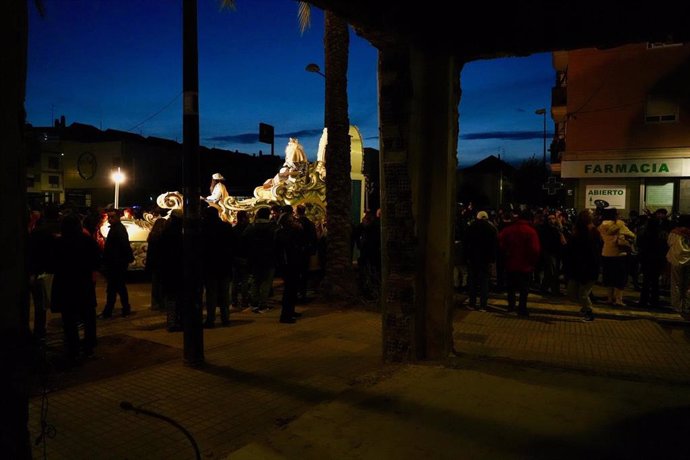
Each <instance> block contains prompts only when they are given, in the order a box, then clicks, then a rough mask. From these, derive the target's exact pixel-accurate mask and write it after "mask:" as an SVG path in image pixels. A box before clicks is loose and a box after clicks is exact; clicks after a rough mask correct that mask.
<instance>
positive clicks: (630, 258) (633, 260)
mask: <svg viewBox="0 0 690 460" xmlns="http://www.w3.org/2000/svg"><path fill="white" fill-rule="evenodd" d="M646 223H647V216H646V215H645V214H643V215H640V213H639V212H637V211H636V210H635V209H631V210H630V212H629V213H628V220H627V221H626V225H627V226H628V229H630V231H631V232H633V233H634V234H635V235H638V234H639V232H640V229H641V228H642V227H643V226H644V225H645V224H646ZM625 259H626V269H627V272H628V278H630V280H631V281H632V285H633V289H635V290H636V291H639V290H640V289H641V286H640V270H641V266H640V257H639V253H638V246H637V241H636V239H635V241H633V242H632V245H631V248H630V250H629V251H627V253H626V256H625Z"/></svg>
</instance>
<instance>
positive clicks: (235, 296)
mask: <svg viewBox="0 0 690 460" xmlns="http://www.w3.org/2000/svg"><path fill="white" fill-rule="evenodd" d="M247 227H249V214H248V213H247V211H238V212H237V222H236V223H235V225H234V226H233V227H232V233H233V234H232V245H233V248H232V289H231V297H232V309H233V310H246V309H247V308H250V302H249V288H250V282H251V276H250V273H249V254H248V252H247V245H246V244H245V241H244V232H245V230H247Z"/></svg>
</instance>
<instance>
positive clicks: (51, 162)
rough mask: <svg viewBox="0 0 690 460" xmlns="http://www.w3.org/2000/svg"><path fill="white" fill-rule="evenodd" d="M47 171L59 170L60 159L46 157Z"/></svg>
mask: <svg viewBox="0 0 690 460" xmlns="http://www.w3.org/2000/svg"><path fill="white" fill-rule="evenodd" d="M48 169H60V157H48Z"/></svg>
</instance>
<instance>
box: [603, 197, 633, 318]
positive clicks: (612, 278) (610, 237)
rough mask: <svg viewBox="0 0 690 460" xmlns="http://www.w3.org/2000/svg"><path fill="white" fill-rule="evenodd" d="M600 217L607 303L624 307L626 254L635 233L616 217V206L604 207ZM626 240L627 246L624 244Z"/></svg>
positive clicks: (626, 280)
mask: <svg viewBox="0 0 690 460" xmlns="http://www.w3.org/2000/svg"><path fill="white" fill-rule="evenodd" d="M602 219H603V220H602V222H601V225H599V233H600V234H601V238H602V240H603V241H604V245H603V248H602V250H601V255H602V259H601V269H602V281H603V284H604V286H606V287H608V303H609V304H611V305H614V306H619V307H624V306H625V304H624V303H623V290H624V289H625V285H626V284H627V282H628V270H627V263H626V262H627V260H626V256H627V254H628V252H629V251H630V250H631V248H632V241H633V240H634V239H635V234H634V233H633V232H632V231H631V230H630V229H629V228H628V227H627V226H626V225H625V222H623V221H622V220H621V219H619V218H618V211H617V210H616V208H606V209H604V210H603V211H602ZM626 240H627V241H628V242H629V246H628V247H625V245H624V242H625V241H626Z"/></svg>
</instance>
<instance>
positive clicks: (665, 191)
mask: <svg viewBox="0 0 690 460" xmlns="http://www.w3.org/2000/svg"><path fill="white" fill-rule="evenodd" d="M645 207H646V208H647V209H649V210H650V211H656V210H657V209H659V208H665V209H667V210H669V211H670V210H671V209H672V208H673V182H666V183H664V184H649V183H648V184H647V185H646V186H645Z"/></svg>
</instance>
